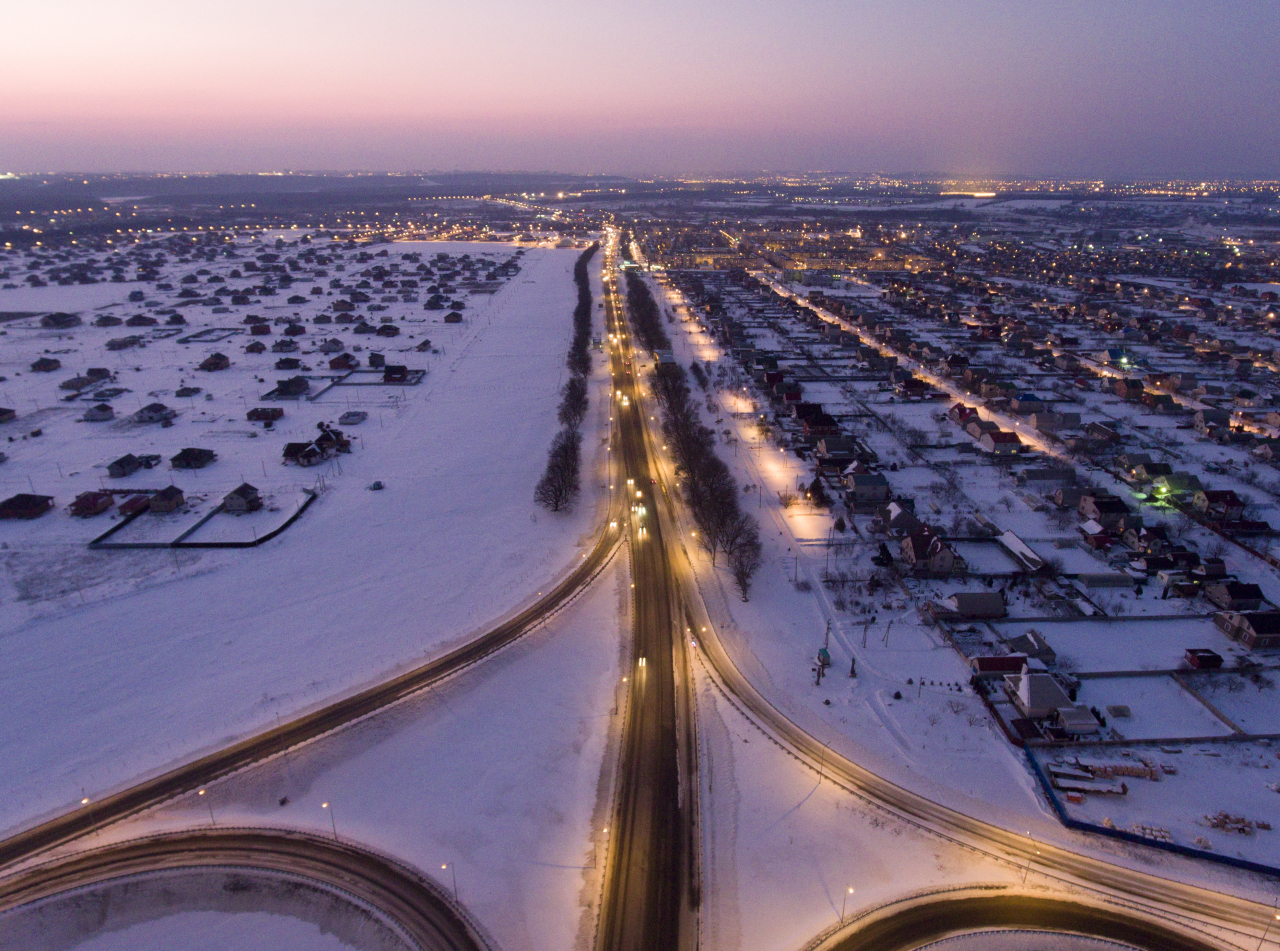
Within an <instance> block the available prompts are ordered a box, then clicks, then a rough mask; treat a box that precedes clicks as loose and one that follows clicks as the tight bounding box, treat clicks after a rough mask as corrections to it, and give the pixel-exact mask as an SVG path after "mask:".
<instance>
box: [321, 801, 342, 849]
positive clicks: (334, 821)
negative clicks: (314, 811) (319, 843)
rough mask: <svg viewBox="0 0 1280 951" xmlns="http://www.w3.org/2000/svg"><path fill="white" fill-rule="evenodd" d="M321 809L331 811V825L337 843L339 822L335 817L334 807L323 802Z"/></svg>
mask: <svg viewBox="0 0 1280 951" xmlns="http://www.w3.org/2000/svg"><path fill="white" fill-rule="evenodd" d="M320 808H321V809H328V810H329V824H330V825H331V826H333V839H334V841H335V842H336V841H337V839H338V820H337V819H335V818H334V816H333V806H332V805H331V804H330V803H327V802H322V803H320Z"/></svg>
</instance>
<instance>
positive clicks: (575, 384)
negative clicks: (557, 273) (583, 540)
mask: <svg viewBox="0 0 1280 951" xmlns="http://www.w3.org/2000/svg"><path fill="white" fill-rule="evenodd" d="M599 247H600V244H599V242H597V243H595V244H593V245H591V247H589V248H587V250H585V251H583V252H582V254H580V255H579V256H578V260H577V263H575V264H574V266H573V280H574V283H575V284H576V285H577V287H578V303H577V305H576V306H575V307H574V308H573V340H572V342H571V343H570V344H569V354H568V356H566V357H565V361H564V362H565V366H567V367H568V368H569V379H568V381H567V382H566V383H565V385H564V388H563V389H562V390H561V391H560V408H559V410H558V411H557V414H556V416H557V418H558V419H559V420H560V425H561V426H562V427H563V428H562V429H561V430H560V432H558V433H556V437H555V439H553V440H552V441H551V448H550V450H548V452H547V468H546V470H545V471H544V472H543V473H542V478H541V479H539V480H538V484H537V486H536V487H535V488H534V490H533V500H534V501H535V502H536V503H537V504H538V505H541V506H542V507H543V508H545V509H547V510H548V511H551V512H560V511H567V510H569V509H571V508H573V504H574V502H576V501H577V499H578V493H579V492H580V491H581V489H582V433H581V431H580V430H581V426H582V421H583V420H584V419H585V418H586V416H587V377H588V376H590V374H591V353H590V350H589V348H590V346H591V304H592V300H591V277H590V275H589V274H588V272H587V265H588V264H590V263H591V258H592V256H593V255H595V253H596V251H597V250H598V249H599Z"/></svg>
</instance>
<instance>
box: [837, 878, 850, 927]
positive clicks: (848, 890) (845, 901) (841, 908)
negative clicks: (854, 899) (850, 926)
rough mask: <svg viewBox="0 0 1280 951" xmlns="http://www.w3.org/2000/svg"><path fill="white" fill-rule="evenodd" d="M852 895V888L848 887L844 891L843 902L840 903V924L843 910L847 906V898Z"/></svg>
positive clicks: (842, 921)
mask: <svg viewBox="0 0 1280 951" xmlns="http://www.w3.org/2000/svg"><path fill="white" fill-rule="evenodd" d="M852 894H853V886H852V885H850V886H849V887H848V888H846V889H845V890H844V901H842V902H840V924H844V913H845V909H846V908H848V906H849V896H850V895H852Z"/></svg>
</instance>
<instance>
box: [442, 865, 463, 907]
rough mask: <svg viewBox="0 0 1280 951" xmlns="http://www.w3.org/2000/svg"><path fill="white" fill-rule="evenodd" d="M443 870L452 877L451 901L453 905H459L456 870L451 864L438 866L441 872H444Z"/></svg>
mask: <svg viewBox="0 0 1280 951" xmlns="http://www.w3.org/2000/svg"><path fill="white" fill-rule="evenodd" d="M445 869H448V870H449V872H450V873H451V874H452V875H453V900H454V902H455V903H457V904H460V902H458V868H457V866H456V865H454V863H453V862H446V863H445V864H444V865H441V866H440V870H441V871H444V870H445Z"/></svg>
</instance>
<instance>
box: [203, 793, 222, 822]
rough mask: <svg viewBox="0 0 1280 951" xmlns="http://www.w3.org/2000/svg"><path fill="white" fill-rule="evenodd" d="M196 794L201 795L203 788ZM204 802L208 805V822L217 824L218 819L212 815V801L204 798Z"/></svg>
mask: <svg viewBox="0 0 1280 951" xmlns="http://www.w3.org/2000/svg"><path fill="white" fill-rule="evenodd" d="M198 795H200V796H203V795H204V790H203V789H202V790H200V792H199V793H198ZM204 804H205V805H206V806H208V807H209V824H210V825H215V826H216V825H217V824H218V820H217V819H215V818H214V817H213V803H212V802H211V801H210V800H208V799H206V800H205V801H204Z"/></svg>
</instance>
